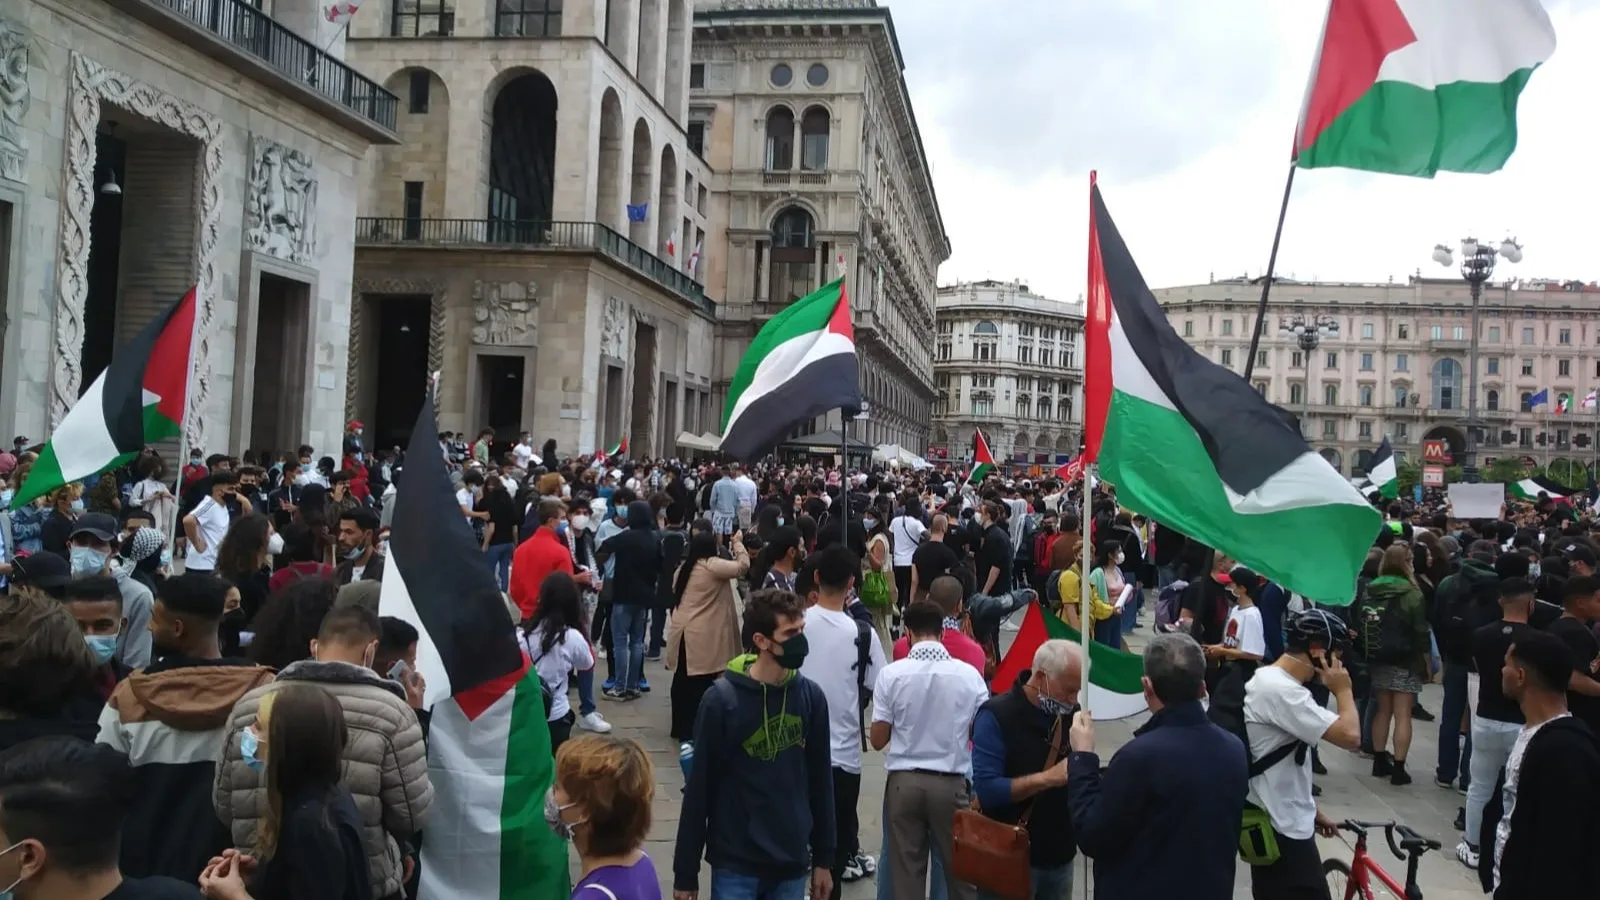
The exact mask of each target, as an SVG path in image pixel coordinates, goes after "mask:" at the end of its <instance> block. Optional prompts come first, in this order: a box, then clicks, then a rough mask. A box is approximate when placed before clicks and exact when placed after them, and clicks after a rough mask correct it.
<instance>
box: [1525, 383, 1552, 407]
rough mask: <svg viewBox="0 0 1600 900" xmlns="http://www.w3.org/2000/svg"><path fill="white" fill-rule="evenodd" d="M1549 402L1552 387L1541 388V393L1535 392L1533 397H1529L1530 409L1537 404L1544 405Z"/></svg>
mask: <svg viewBox="0 0 1600 900" xmlns="http://www.w3.org/2000/svg"><path fill="white" fill-rule="evenodd" d="M1549 402H1550V389H1549V388H1540V389H1539V393H1537V394H1534V395H1533V396H1532V397H1529V398H1528V408H1529V409H1533V408H1534V407H1536V406H1544V405H1546V404H1548V403H1549Z"/></svg>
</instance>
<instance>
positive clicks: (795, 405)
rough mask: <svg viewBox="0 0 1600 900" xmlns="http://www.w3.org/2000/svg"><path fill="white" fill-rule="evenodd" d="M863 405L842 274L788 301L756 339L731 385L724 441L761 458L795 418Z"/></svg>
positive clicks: (725, 448) (740, 453) (734, 451)
mask: <svg viewBox="0 0 1600 900" xmlns="http://www.w3.org/2000/svg"><path fill="white" fill-rule="evenodd" d="M835 409H842V410H844V411H845V414H846V415H855V414H856V412H858V411H859V410H860V409H861V366H860V361H859V359H858V358H857V357H856V339H855V327H854V325H852V324H851V321H850V298H849V296H848V295H847V294H846V293H845V286H844V279H843V278H839V279H836V280H834V281H832V282H829V283H828V284H826V285H824V286H823V287H822V288H821V289H819V290H816V291H813V292H812V293H810V294H807V295H806V296H804V297H801V298H800V299H799V300H796V301H794V302H793V303H791V304H789V308H788V309H785V310H784V311H783V312H781V313H778V314H777V315H776V316H773V317H772V320H771V321H769V322H767V324H766V325H764V326H762V328H761V330H760V331H759V332H757V333H756V336H755V339H754V340H752V341H751V342H750V349H748V350H746V351H745V354H744V357H743V358H741V359H740V360H739V367H738V369H737V370H736V371H735V372H734V375H733V382H732V383H731V384H730V385H729V387H728V400H727V405H726V406H725V407H724V409H723V411H722V444H721V447H720V449H721V450H722V452H724V453H726V454H728V455H729V456H731V457H733V458H734V459H741V460H747V459H759V458H761V457H763V456H765V455H767V454H768V453H770V452H772V449H773V448H774V447H776V446H778V444H779V442H781V441H782V440H783V439H784V437H785V436H787V435H788V434H789V432H790V431H792V430H794V428H795V426H797V425H800V424H802V423H804V422H807V421H810V420H811V419H814V418H816V417H817V416H819V415H822V414H823V413H825V412H828V411H830V410H835Z"/></svg>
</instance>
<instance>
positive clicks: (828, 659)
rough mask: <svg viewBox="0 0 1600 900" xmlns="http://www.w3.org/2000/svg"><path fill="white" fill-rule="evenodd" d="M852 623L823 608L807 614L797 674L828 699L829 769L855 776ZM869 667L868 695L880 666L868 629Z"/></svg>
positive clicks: (857, 744) (857, 737)
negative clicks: (802, 656)
mask: <svg viewBox="0 0 1600 900" xmlns="http://www.w3.org/2000/svg"><path fill="white" fill-rule="evenodd" d="M857 634H858V632H857V630H856V620H855V619H854V618H853V617H852V616H851V615H850V614H849V613H845V612H834V611H833V610H831V609H824V608H823V607H821V606H813V607H811V608H810V609H808V610H806V645H807V646H808V647H809V648H810V649H809V651H808V652H807V653H806V661H805V663H804V664H802V665H801V666H800V674H801V675H804V676H805V677H807V678H809V679H811V680H812V681H815V682H816V683H817V684H818V685H819V686H820V687H821V688H822V693H823V696H825V697H827V698H828V734H829V736H830V740H831V743H832V749H833V753H832V756H833V764H834V765H835V766H838V767H839V768H841V769H843V770H845V771H846V772H849V773H851V774H853V775H859V774H860V773H861V718H860V700H859V698H860V694H859V693H858V692H857V690H856V635H857ZM867 638H868V640H869V642H870V643H869V647H870V648H871V664H870V665H869V666H868V667H867V677H866V679H865V681H863V682H862V683H863V684H865V685H866V687H867V690H869V691H870V690H872V687H873V684H874V683H875V682H876V681H877V678H878V671H879V670H880V669H882V668H883V666H884V662H885V660H884V653H883V644H882V643H880V642H879V641H878V633H877V632H876V631H873V630H872V629H870V628H869V629H867Z"/></svg>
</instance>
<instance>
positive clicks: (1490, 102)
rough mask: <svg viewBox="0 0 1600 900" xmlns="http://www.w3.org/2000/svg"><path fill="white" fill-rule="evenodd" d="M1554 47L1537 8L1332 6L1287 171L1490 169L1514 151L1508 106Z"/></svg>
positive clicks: (1468, 1)
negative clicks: (1291, 166)
mask: <svg viewBox="0 0 1600 900" xmlns="http://www.w3.org/2000/svg"><path fill="white" fill-rule="evenodd" d="M1555 48H1556V33H1555V29H1554V27H1552V26H1551V24H1550V17H1549V16H1547V15H1546V14H1545V11H1544V7H1542V6H1540V4H1539V0H1332V3H1331V4H1330V5H1329V7H1328V18H1327V23H1326V25H1325V26H1324V28H1323V32H1322V43H1321V46H1320V47H1319V48H1318V52H1317V57H1316V62H1315V63H1314V64H1313V66H1312V68H1311V82H1310V85H1309V86H1308V87H1307V90H1306V99H1305V106H1304V108H1303V110H1302V112H1301V116H1300V126H1299V129H1298V130H1297V132H1296V134H1295V159H1296V163H1297V164H1298V165H1299V166H1301V167H1302V168H1308V169H1316V168H1329V167H1336V168H1345V169H1365V170H1368V171H1373V172H1388V173H1391V174H1395V175H1419V176H1422V177H1425V178H1431V177H1433V175H1434V174H1435V173H1437V172H1441V171H1443V172H1495V171H1498V170H1499V169H1500V168H1501V167H1502V166H1504V165H1505V163H1506V160H1507V159H1508V158H1510V156H1511V153H1512V151H1513V150H1515V149H1516V147H1517V98H1518V97H1519V95H1520V94H1521V93H1522V88H1523V87H1524V86H1525V85H1526V84H1527V83H1528V79H1529V78H1530V77H1531V76H1532V75H1533V70H1534V69H1537V68H1538V67H1539V64H1540V63H1543V62H1544V61H1545V60H1547V59H1549V58H1550V55H1551V54H1552V53H1554V52H1555Z"/></svg>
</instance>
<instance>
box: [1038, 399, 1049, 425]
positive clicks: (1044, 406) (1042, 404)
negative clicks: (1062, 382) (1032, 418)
mask: <svg viewBox="0 0 1600 900" xmlns="http://www.w3.org/2000/svg"><path fill="white" fill-rule="evenodd" d="M1039 418H1041V419H1043V420H1045V421H1046V422H1048V421H1050V398H1049V397H1040V398H1039Z"/></svg>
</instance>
